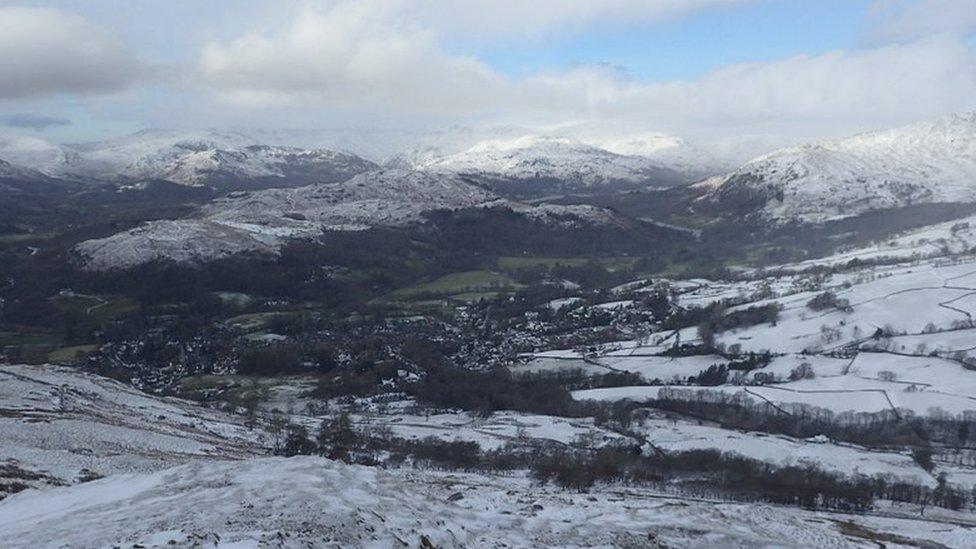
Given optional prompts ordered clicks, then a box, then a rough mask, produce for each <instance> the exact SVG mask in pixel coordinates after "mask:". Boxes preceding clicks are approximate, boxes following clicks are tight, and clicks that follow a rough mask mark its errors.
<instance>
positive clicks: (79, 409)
mask: <svg viewBox="0 0 976 549" xmlns="http://www.w3.org/2000/svg"><path fill="white" fill-rule="evenodd" d="M0 410H3V411H4V413H2V414H0V440H2V441H3V443H2V456H0V457H2V458H3V459H6V460H13V461H14V462H15V463H17V464H18V465H19V467H21V468H23V469H27V470H29V471H35V472H43V473H46V474H48V475H50V476H52V477H54V478H56V479H59V480H61V481H63V482H68V483H70V482H74V481H75V479H76V478H78V477H79V476H80V474H81V472H82V471H83V470H87V471H91V472H93V473H96V474H99V475H109V474H115V473H123V472H136V471H138V472H145V471H154V470H159V469H163V468H166V467H171V466H173V465H175V464H180V463H186V462H187V461H193V460H200V459H205V460H211V459H240V458H244V457H251V456H255V455H260V454H262V453H263V450H261V448H260V446H259V441H260V439H261V437H262V434H261V432H260V431H256V430H254V431H252V430H248V429H247V428H245V427H244V425H243V422H242V419H241V418H238V417H234V416H229V415H226V414H222V413H219V412H216V411H213V410H208V409H206V408H201V407H199V406H198V405H196V404H194V403H191V402H187V401H183V400H179V399H172V398H159V397H152V396H149V395H146V394H143V393H140V392H139V391H137V390H135V389H133V388H131V387H129V386H126V385H123V384H121V383H118V382H115V381H112V380H109V379H107V378H103V377H99V376H95V375H91V374H87V373H84V372H81V371H78V370H74V369H70V368H62V367H58V366H17V365H0Z"/></svg>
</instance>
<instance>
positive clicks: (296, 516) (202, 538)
mask: <svg viewBox="0 0 976 549" xmlns="http://www.w3.org/2000/svg"><path fill="white" fill-rule="evenodd" d="M454 494H459V496H454ZM452 496H454V497H452ZM449 498H450V500H449ZM452 500H453V501H452ZM828 518H829V519H833V520H827V519H828ZM834 520H836V521H840V520H843V521H851V522H853V523H855V524H859V523H863V522H864V521H870V524H871V525H872V528H873V529H876V530H877V531H880V532H887V531H899V532H904V533H905V534H907V535H908V536H910V537H911V538H919V539H923V540H924V539H926V538H928V537H930V536H937V539H939V540H940V542H942V543H947V544H948V546H951V547H963V546H965V545H966V543H967V542H968V541H971V539H972V538H971V536H972V534H971V532H969V531H968V530H967V529H966V527H965V526H957V525H954V524H953V523H948V522H947V523H940V524H939V527H938V528H933V527H931V526H929V525H928V524H927V523H925V522H924V521H922V520H918V519H904V518H884V519H880V518H877V517H865V516H857V515H844V514H839V513H837V514H820V513H816V512H811V511H804V510H798V509H793V508H783V507H776V506H770V505H758V504H742V503H721V502H712V501H709V500H699V499H694V498H680V497H676V496H668V495H662V494H659V493H655V492H653V491H649V490H646V489H641V488H627V489H619V488H611V487H606V488H603V487H598V488H596V489H595V490H594V491H593V492H592V493H591V494H577V493H572V492H566V491H563V490H560V489H556V488H553V487H545V486H538V485H536V484H534V483H532V482H530V481H528V480H526V479H524V478H522V477H519V476H514V477H489V476H484V475H476V474H449V473H437V472H421V471H411V470H388V471H386V470H381V469H375V468H368V467H362V466H350V465H343V464H340V463H336V462H332V461H329V460H326V459H323V458H310V457H300V458H290V459H284V458H269V459H257V460H249V461H242V462H212V463H196V464H190V465H184V466H180V467H177V468H174V469H170V470H166V471H162V472H157V473H150V474H143V475H120V476H117V477H110V478H106V479H102V480H98V481H94V482H89V483H86V484H82V485H78V486H73V487H69V488H55V489H51V490H46V491H42V492H27V493H21V494H17V495H14V496H12V497H10V498H8V499H6V500H4V501H3V502H0V530H2V531H3V532H4V534H5V544H6V546H7V547H10V548H11V549H15V548H21V547H23V548H28V547H30V548H33V547H42V546H43V547H46V546H55V545H59V544H61V543H63V542H64V541H65V540H70V541H71V544H72V546H77V547H108V546H116V545H123V544H124V545H126V546H129V545H133V544H139V545H143V546H149V545H152V544H155V545H158V546H166V545H167V544H171V545H176V546H191V545H214V546H217V547H258V546H267V545H275V546H285V547H334V546H343V547H376V548H379V547H391V546H400V545H403V546H414V545H419V544H421V540H422V539H427V540H429V542H430V543H431V544H433V545H434V546H437V547H501V546H509V547H526V546H531V547H542V546H546V547H581V546H587V547H610V546H617V547H619V546H632V547H636V546H646V545H647V544H648V543H656V544H661V545H665V546H679V547H758V546H763V547H777V546H797V545H800V546H810V547H813V546H816V547H867V546H870V544H868V543H866V542H864V541H863V540H861V541H855V540H852V539H851V538H848V537H846V536H844V535H843V534H842V533H841V532H840V531H839V529H838V525H837V524H836V522H834Z"/></svg>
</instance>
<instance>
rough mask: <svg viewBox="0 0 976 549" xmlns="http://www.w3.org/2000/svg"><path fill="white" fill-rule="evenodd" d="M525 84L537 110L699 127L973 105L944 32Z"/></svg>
mask: <svg viewBox="0 0 976 549" xmlns="http://www.w3.org/2000/svg"><path fill="white" fill-rule="evenodd" d="M523 88H524V93H523V96H524V97H526V98H527V99H529V100H530V101H529V103H528V106H529V107H530V109H528V110H530V111H535V112H539V111H540V110H542V109H547V108H548V109H551V110H553V111H560V110H562V111H573V110H575V113H576V114H577V115H578V116H584V115H589V116H604V117H621V118H625V117H631V118H641V117H643V118H645V119H647V120H649V121H669V122H672V123H683V124H689V125H698V126H701V125H706V126H707V125H709V124H711V125H724V124H729V123H754V122H757V121H764V120H769V119H780V120H789V121H790V122H792V123H797V124H799V123H802V122H804V121H806V120H809V119H821V120H832V121H837V120H843V119H844V118H856V119H858V120H865V119H868V120H875V121H878V122H880V123H888V122H897V121H901V120H910V119H915V118H918V117H927V116H932V115H939V114H943V113H946V112H951V111H954V110H964V109H970V108H973V107H974V106H976V59H974V55H973V52H972V50H971V49H970V48H969V47H968V46H967V45H966V44H965V43H964V42H963V41H960V40H956V39H952V38H948V37H942V38H934V39H927V40H920V41H916V42H911V43H907V44H894V45H888V46H882V47H877V48H869V49H863V50H853V51H833V52H829V53H826V54H823V55H817V56H796V57H789V58H785V59H780V60H776V61H771V62H761V63H741V64H735V65H731V66H728V67H725V68H722V69H719V70H716V71H713V72H710V73H707V74H705V75H703V76H702V77H701V78H698V79H695V80H691V81H684V82H665V83H650V84H647V83H640V82H636V81H633V80H627V79H623V78H621V77H620V76H619V75H616V74H612V73H606V72H605V71H602V70H599V69H580V70H575V71H571V72H566V73H557V74H549V75H541V76H538V77H535V78H533V79H532V80H530V81H528V82H525V83H524V84H523ZM553 114H554V115H555V114H556V113H555V112H554V113H553Z"/></svg>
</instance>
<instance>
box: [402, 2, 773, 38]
mask: <svg viewBox="0 0 976 549" xmlns="http://www.w3.org/2000/svg"><path fill="white" fill-rule="evenodd" d="M752 1H754V0H599V1H593V0H465V1H464V2H458V1H454V0H447V1H445V0H415V1H414V2H411V3H410V6H411V7H412V8H413V12H414V14H415V16H416V17H417V18H418V19H420V20H423V21H425V23H426V24H428V25H429V26H430V27H431V28H433V29H434V30H436V31H437V32H438V33H439V34H441V35H453V36H463V37H468V38H470V37H472V36H474V37H477V38H494V39H498V38H503V39H512V38H517V37H529V38H539V37H542V36H545V35H547V34H550V33H552V32H556V31H563V30H578V29H580V28H582V27H583V26H585V25H592V24H598V23H626V24H637V23H642V24H646V23H655V22H659V21H662V20H665V19H669V18H674V17H679V16H682V15H687V14H690V13H694V12H699V11H702V10H707V9H713V8H719V7H724V6H732V5H736V4H744V3H749V2H752Z"/></svg>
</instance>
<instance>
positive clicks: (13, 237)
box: [0, 233, 55, 244]
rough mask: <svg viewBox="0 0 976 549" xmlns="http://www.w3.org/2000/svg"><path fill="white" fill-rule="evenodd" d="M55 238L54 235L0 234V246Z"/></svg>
mask: <svg viewBox="0 0 976 549" xmlns="http://www.w3.org/2000/svg"><path fill="white" fill-rule="evenodd" d="M54 236H55V233H10V234H0V244H16V243H18V242H32V241H36V240H47V239H49V238H52V237H54Z"/></svg>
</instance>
